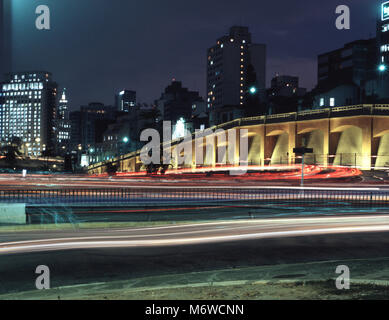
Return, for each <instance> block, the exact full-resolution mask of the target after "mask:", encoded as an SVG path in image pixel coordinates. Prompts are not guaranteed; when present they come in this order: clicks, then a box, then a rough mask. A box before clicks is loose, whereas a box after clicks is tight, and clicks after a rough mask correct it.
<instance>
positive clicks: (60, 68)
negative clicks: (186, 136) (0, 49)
mask: <svg viewBox="0 0 389 320" xmlns="http://www.w3.org/2000/svg"><path fill="white" fill-rule="evenodd" d="M22 2H23V0H16V1H15V2H14V4H15V8H14V14H15V16H14V30H13V31H14V38H13V39H14V42H15V41H17V42H18V45H17V48H16V49H15V48H14V51H13V57H14V69H16V70H30V69H43V70H48V71H50V72H52V73H53V75H54V76H55V78H56V79H58V83H59V84H60V85H61V87H66V88H67V89H68V95H69V105H70V108H71V110H75V109H78V108H79V106H80V105H83V104H86V103H88V102H90V101H101V102H103V103H105V104H113V102H114V101H113V100H114V98H113V97H114V95H115V94H117V93H118V92H120V91H121V90H123V89H130V90H134V91H137V94H138V97H139V101H141V102H146V103H150V102H152V101H154V99H156V98H157V97H158V96H159V95H160V93H161V92H162V90H163V88H164V87H165V86H166V85H167V84H168V83H169V82H170V80H171V79H172V78H176V79H177V80H179V81H182V83H183V85H185V86H186V87H188V88H190V89H191V90H195V91H199V92H200V95H201V96H203V97H205V96H206V93H205V91H206V90H205V86H206V85H205V84H206V49H207V48H208V47H209V46H212V45H214V44H215V39H217V38H218V37H220V35H221V34H225V33H226V32H227V31H228V29H229V28H230V27H231V26H232V25H234V24H237V25H244V26H248V27H249V28H250V31H251V33H252V34H253V41H254V42H259V43H264V44H266V45H267V47H268V63H267V79H266V84H267V87H269V83H270V80H271V78H272V77H273V76H274V75H275V73H276V72H278V73H280V74H290V75H295V76H298V77H299V78H300V82H301V85H302V86H303V87H306V88H308V89H312V88H313V87H314V86H315V85H316V76H317V70H316V69H317V66H316V59H317V55H318V54H319V53H321V52H324V51H328V50H329V49H335V48H336V47H339V46H341V45H342V44H343V43H346V42H349V41H353V40H356V39H360V38H368V37H369V36H372V35H374V32H375V28H376V22H375V21H376V17H377V16H376V12H375V8H374V6H372V5H371V3H366V2H363V1H353V2H352V4H349V5H350V8H351V11H352V18H351V20H352V26H351V30H349V31H341V32H340V31H339V30H337V29H336V28H335V19H336V15H335V12H334V8H335V7H336V6H334V5H335V1H329V3H328V4H327V3H326V4H325V5H323V6H322V7H321V9H320V10H319V9H318V8H316V7H315V6H314V5H311V4H306V3H305V4H304V3H303V2H302V1H294V2H293V3H286V4H285V6H282V7H281V8H278V6H275V5H274V4H255V3H253V2H252V1H243V3H240V4H239V5H238V4H228V6H227V7H228V8H224V9H225V11H226V12H225V14H224V15H223V17H222V18H220V17H219V18H218V20H217V21H215V19H212V13H215V10H216V8H217V5H218V3H219V2H218V1H214V2H212V3H211V4H208V6H209V12H207V13H206V14H204V15H202V16H198V15H195V13H198V12H199V10H200V9H201V8H202V6H205V3H204V2H202V1H199V2H196V3H192V4H190V6H189V7H190V8H187V9H185V8H182V7H181V6H177V7H176V9H175V10H173V12H166V10H162V11H161V10H159V11H158V10H154V9H155V8H154V9H153V10H152V14H153V15H155V13H156V12H159V15H158V17H156V18H158V19H154V20H153V23H149V24H147V26H146V28H143V27H142V26H143V25H142V24H137V23H135V22H134V21H128V22H126V21H127V20H125V21H120V25H119V24H118V23H116V22H114V21H110V20H109V17H110V15H115V14H116V15H117V14H119V15H120V14H121V13H120V12H118V11H119V9H123V12H124V13H126V12H129V11H128V9H131V6H130V5H129V4H127V3H121V4H120V5H119V4H114V5H111V6H110V7H109V8H107V5H106V3H104V2H103V1H99V3H98V5H96V6H94V7H92V8H88V10H89V9H90V10H89V11H86V8H85V7H84V5H78V6H77V10H75V11H77V13H78V14H76V15H73V17H72V21H71V22H70V21H65V20H66V13H67V12H68V11H67V10H68V8H67V6H65V5H63V4H61V3H60V2H57V1H52V4H50V5H51V7H52V10H51V14H52V18H51V19H52V21H53V22H52V30H50V31H44V32H42V31H38V30H36V29H34V26H33V24H32V27H31V30H30V29H29V28H28V24H29V23H30V22H31V23H32V22H33V21H34V19H35V17H36V16H35V10H34V5H35V4H36V1H35V2H34V1H32V2H31V4H28V5H25V6H23V11H22V12H20V11H18V10H19V8H18V5H19V4H21V3H22ZM172 2H175V1H172ZM346 2H347V1H346ZM348 2H350V1H348ZM159 5H160V4H155V6H159ZM70 6H71V5H69V7H70ZM236 6H239V7H240V12H241V16H245V19H239V18H238V19H237V18H236V17H234V18H230V14H232V12H234V9H236V8H235V7H236ZM327 6H328V7H327ZM30 7H31V8H32V10H30V9H31V8H30ZM276 7H277V8H276ZM250 8H251V9H250ZM372 8H373V9H372ZM132 9H134V8H132ZM149 9H150V8H149V7H148V6H147V5H143V4H139V5H137V6H136V10H138V11H139V12H140V16H142V14H143V13H146V12H147V10H149ZM181 9H182V10H181ZM184 9H185V10H184ZM189 9H190V10H189ZM227 9H228V10H227ZM249 9H250V10H249ZM259 9H261V10H259ZM99 10H100V11H101V10H105V11H106V12H105V16H106V17H107V18H106V21H107V23H106V24H104V25H103V27H104V29H103V27H102V26H99V27H98V26H96V24H95V23H94V22H93V21H92V22H91V19H88V24H84V23H83V18H86V17H88V18H90V16H91V15H93V14H96V17H97V16H101V15H99ZM180 10H181V11H180ZM274 10H276V11H277V12H278V16H279V18H280V19H279V21H285V26H286V25H288V28H284V27H283V24H282V23H281V24H280V23H277V22H276V21H268V18H267V17H266V13H269V12H274ZM132 11H133V10H131V12H132ZM247 11H250V13H248V12H247ZM60 13H62V14H60ZM222 13H223V12H222ZM291 13H293V15H292V14H291ZM169 14H170V15H171V17H170V19H169V20H168V22H166V21H165V20H164V21H163V22H164V23H162V24H159V22H161V20H163V18H166V17H167V16H168V15H169ZM174 14H175V15H174ZM234 14H235V12H234ZM256 14H257V15H256ZM194 16H195V17H194ZM260 17H261V18H263V19H259V18H260ZM194 18H196V19H200V20H201V22H204V23H200V24H199V23H197V24H196V28H193V27H191V26H190V21H192V20H193V19H194ZM138 19H140V18H136V19H135V20H137V22H139V21H138ZM185 19H186V20H185ZM273 20H274V19H273ZM312 20H316V24H315V25H313V26H312V25H310V29H312V28H314V32H307V30H306V27H305V26H307V24H310V23H311V22H312ZM108 21H110V22H108ZM146 21H148V22H149V21H151V20H146ZM357 21H358V24H357V23H356V22H357ZM179 22H184V24H183V25H182V30H178V29H179V28H178V27H177V26H178V25H179V24H178V23H179ZM286 22H288V23H286ZM68 23H71V27H72V28H67V27H66V26H67V25H68ZM123 23H124V24H125V27H121V26H122V25H123ZM134 23H135V25H133V24H134ZM275 25H276V26H275ZM69 27H70V26H69ZM180 28H181V27H180ZM67 29H69V30H74V29H77V30H78V31H79V33H78V35H79V36H78V37H75V36H74V34H73V33H72V34H69V32H68V30H67ZM157 29H158V30H157ZM91 30H94V31H96V32H100V33H99V35H100V38H101V39H100V40H99V39H97V38H96V36H91V37H90V38H91V39H88V41H84V40H83V36H84V35H85V36H86V33H87V32H90V31H91ZM22 31H23V32H24V33H25V35H24V36H23V35H22V34H21V32H22ZM176 31H179V32H176ZM112 34H115V37H112V36H111V35H112ZM315 35H316V36H315ZM324 35H327V36H328V37H327V39H328V40H326V41H323V40H322V39H326V38H325V37H324ZM145 36H147V37H145ZM27 37H28V38H27ZM109 38H112V39H109ZM19 39H20V40H19ZM126 39H128V40H126ZM293 41H294V42H295V43H296V41H297V43H300V45H293V46H292V42H293ZM32 42H34V43H32ZM48 42H49V43H50V46H48V47H47V46H42V44H45V43H46V44H47V43H48ZM84 42H85V43H84ZM307 42H309V43H310V46H309V47H307V46H305V45H304V44H305V43H307ZM103 43H104V45H102V44H103ZM177 43H180V44H181V45H180V46H177V45H176V44H177ZM34 44H35V45H34ZM174 44H175V46H174V48H175V50H171V47H173V45H174ZM26 46H30V47H31V46H32V47H31V48H32V49H31V50H32V51H31V52H32V53H31V55H29V57H27V58H26V57H25V56H23V52H24V49H25V48H26ZM75 46H77V48H78V50H75V51H77V52H73V50H71V49H70V48H72V47H75ZM47 48H48V49H47ZM134 48H135V49H136V50H134ZM138 48H139V49H138ZM169 48H170V49H169ZM285 48H286V49H287V50H285ZM64 49H66V50H64ZM42 50H43V51H42ZM47 50H50V54H49V55H46V56H45V62H44V63H43V62H42V59H40V58H39V57H40V56H42V54H43V53H44V52H45V51H47ZM91 52H93V54H91ZM75 54H77V55H78V56H79V57H80V59H74V55H75ZM22 57H23V59H22ZM103 57H106V58H108V59H107V61H104V63H103V64H102V63H101V62H102V61H103ZM59 59H60V60H61V62H62V63H58V60H59ZM70 63H71V67H70V69H69V66H68V64H70ZM33 66H34V67H33ZM303 66H304V68H303ZM69 70H71V71H72V72H69ZM103 78H105V79H109V81H108V82H109V84H108V85H107V84H106V83H105V81H102V80H101V79H103Z"/></svg>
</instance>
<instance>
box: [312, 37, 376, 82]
mask: <svg viewBox="0 0 389 320" xmlns="http://www.w3.org/2000/svg"><path fill="white" fill-rule="evenodd" d="M377 66H378V63H377V41H376V38H372V39H367V40H357V41H353V42H350V43H347V44H345V45H344V47H343V48H339V49H336V50H333V51H330V52H326V53H323V54H321V55H319V57H318V83H319V85H320V84H322V83H325V82H332V83H339V82H342V83H346V82H348V83H350V82H353V83H354V84H356V85H358V86H360V85H361V84H363V83H364V82H366V81H368V80H370V79H373V78H375V77H376V75H377Z"/></svg>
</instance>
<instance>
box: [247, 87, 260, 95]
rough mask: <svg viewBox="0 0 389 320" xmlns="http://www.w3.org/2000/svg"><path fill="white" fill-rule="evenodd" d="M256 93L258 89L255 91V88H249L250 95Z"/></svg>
mask: <svg viewBox="0 0 389 320" xmlns="http://www.w3.org/2000/svg"><path fill="white" fill-rule="evenodd" d="M257 91H258V89H257V87H255V86H252V87H250V89H249V92H250V93H251V94H256V93H257Z"/></svg>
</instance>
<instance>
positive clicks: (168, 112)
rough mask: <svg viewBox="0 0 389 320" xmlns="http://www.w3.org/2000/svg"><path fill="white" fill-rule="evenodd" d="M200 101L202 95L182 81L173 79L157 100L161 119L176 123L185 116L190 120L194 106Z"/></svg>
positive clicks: (156, 103)
mask: <svg viewBox="0 0 389 320" xmlns="http://www.w3.org/2000/svg"><path fill="white" fill-rule="evenodd" d="M198 101H201V97H200V95H199V93H198V92H197V91H190V90H188V89H187V88H184V87H183V86H182V83H181V82H180V81H175V80H173V81H172V83H171V84H170V85H169V86H167V87H166V89H165V91H164V92H163V93H162V94H161V97H160V98H159V99H158V100H157V101H155V105H156V106H157V108H158V110H159V113H160V116H159V120H163V121H171V122H172V123H176V122H177V121H178V120H179V119H181V118H183V119H185V121H186V122H188V121H189V120H190V119H191V117H192V106H193V104H194V103H195V102H198Z"/></svg>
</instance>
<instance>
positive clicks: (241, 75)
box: [207, 26, 266, 110]
mask: <svg viewBox="0 0 389 320" xmlns="http://www.w3.org/2000/svg"><path fill="white" fill-rule="evenodd" d="M250 66H252V67H253V68H251V70H252V69H254V72H255V74H256V82H257V83H256V86H257V88H256V90H258V92H259V93H260V96H264V93H265V87H266V86H265V84H266V83H265V81H266V45H264V44H254V43H252V41H251V33H250V32H249V29H248V27H239V26H234V27H232V28H231V29H230V33H229V35H227V36H223V37H221V38H220V39H218V40H217V42H216V45H214V46H212V47H211V48H209V49H208V55H207V106H208V108H210V109H211V110H212V109H213V108H218V107H223V106H228V105H229V106H231V105H235V106H238V105H244V103H245V97H246V96H247V93H248V92H249V89H250V88H249V86H251V85H252V84H249V83H248V80H247V78H248V71H249V69H250V68H249V67H250Z"/></svg>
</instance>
